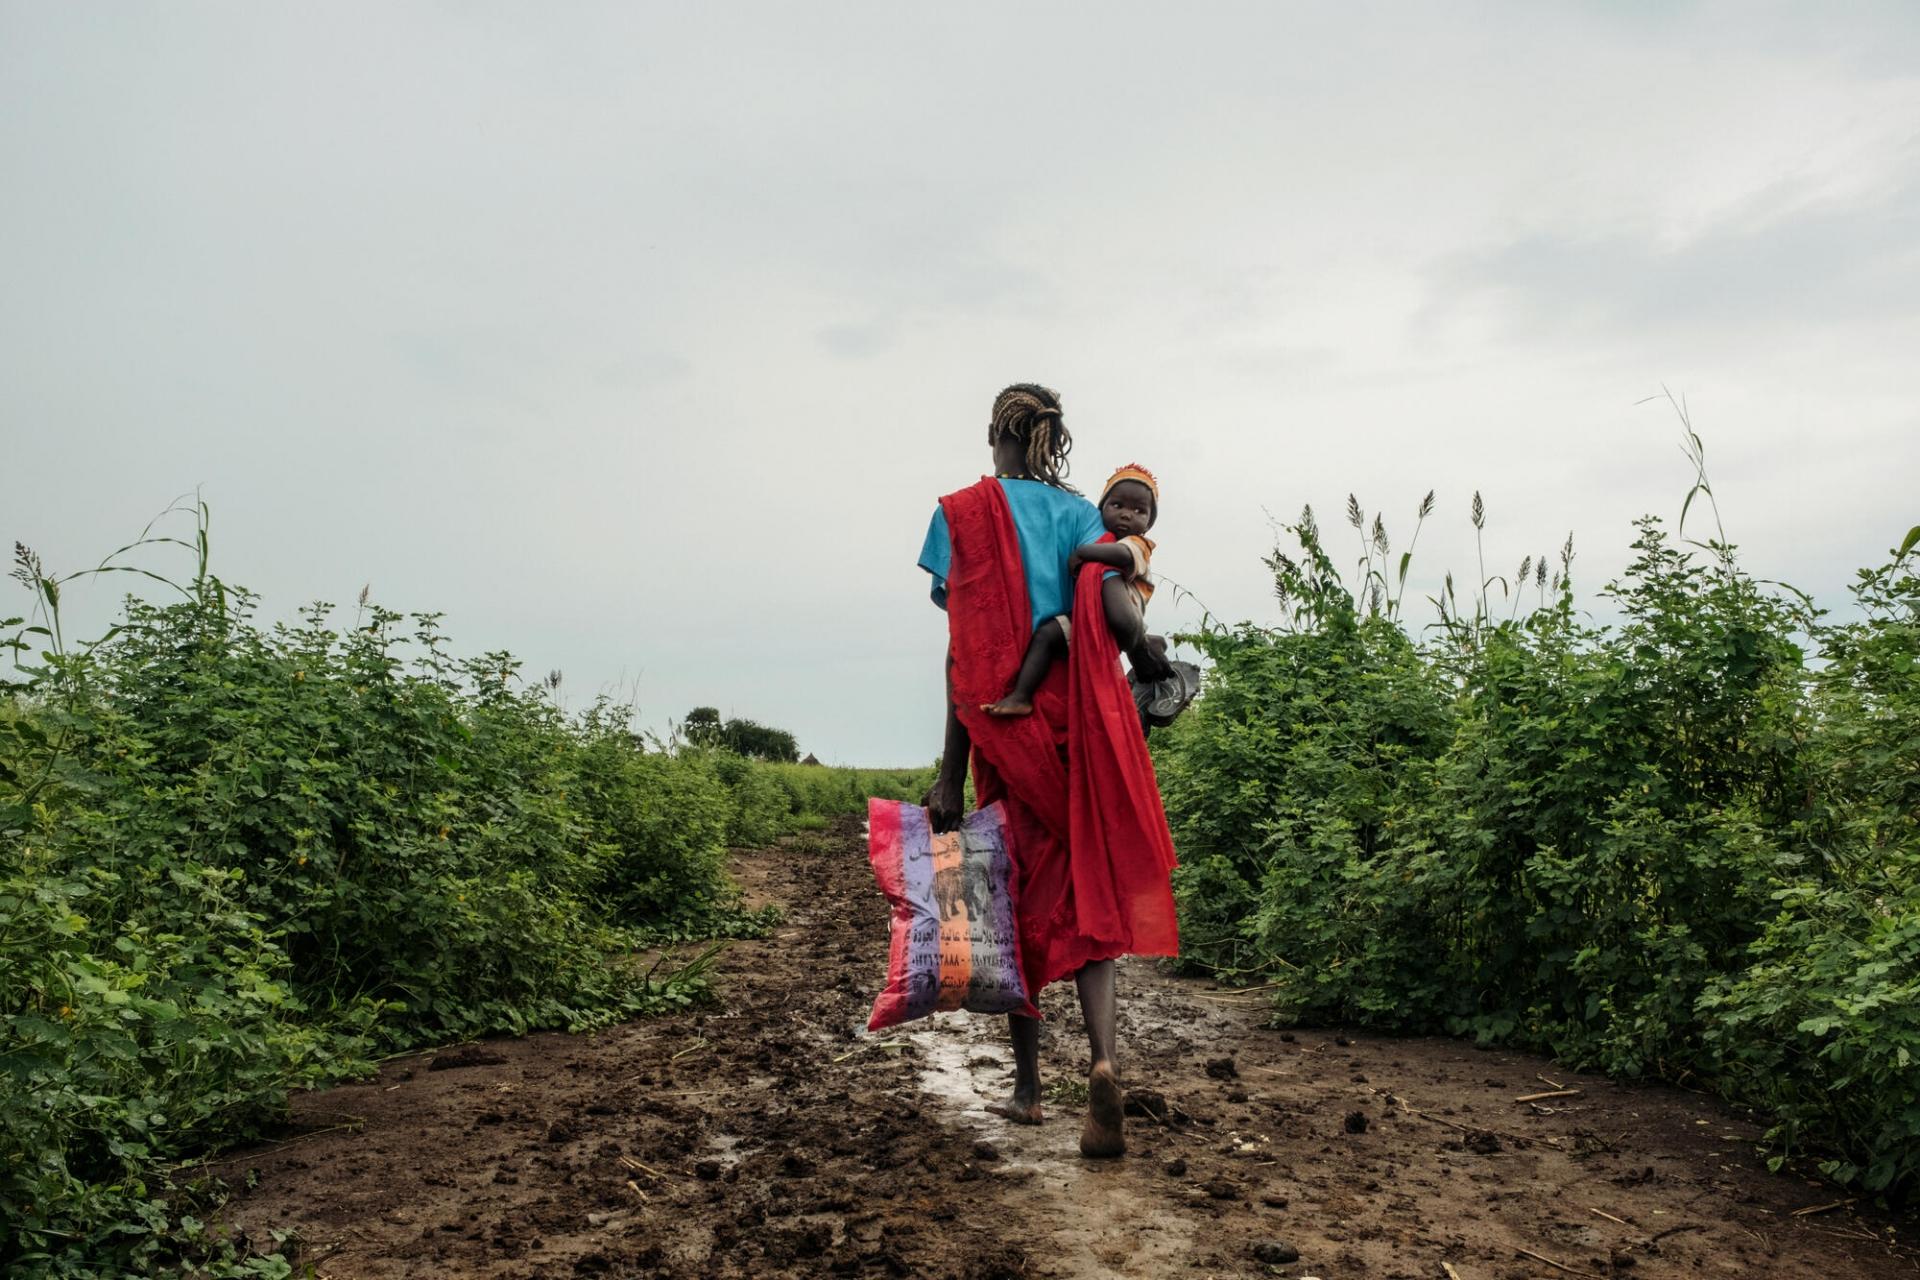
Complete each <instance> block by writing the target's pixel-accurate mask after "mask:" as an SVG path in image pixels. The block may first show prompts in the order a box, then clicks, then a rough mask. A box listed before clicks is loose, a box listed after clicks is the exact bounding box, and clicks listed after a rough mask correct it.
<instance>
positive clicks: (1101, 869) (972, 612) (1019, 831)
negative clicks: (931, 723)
mask: <svg viewBox="0 0 1920 1280" xmlns="http://www.w3.org/2000/svg"><path fill="white" fill-rule="evenodd" d="M940 505H941V507H942V508H943V509H944V510H945V511H946V515H947V532H948V535H949V537H950V538H951V540H952V552H953V555H952V562H951V564H950V566H949V569H948V573H947V630H948V635H949V637H950V638H951V641H952V647H951V650H950V653H951V658H952V663H951V666H950V668H949V679H950V680H951V692H952V697H953V703H954V707H955V709H956V710H957V712H958V713H959V716H960V722H961V723H962V724H964V725H965V726H966V728H967V732H968V733H969V734H970V735H971V736H972V739H973V785H974V797H975V801H976V803H978V804H981V805H987V804H992V803H993V802H994V801H995V800H999V801H1002V802H1003V803H1004V804H1005V805H1006V810H1007V826H1008V834H1009V836H1010V837H1011V843H1012V845H1013V859H1014V864H1015V867H1016V868H1017V872H1018V877H1019V902H1018V911H1019V922H1020V947H1021V954H1022V967H1023V968H1024V969H1025V970H1026V976H1027V990H1028V992H1029V993H1030V994H1031V995H1032V996H1033V997H1034V998H1036V999H1037V998H1038V997H1039V993H1040V991H1041V989H1042V988H1043V987H1045V986H1046V985H1047V984H1048V983H1050V982H1053V981H1055V980H1056V979H1059V978H1064V977H1067V976H1068V975H1070V974H1072V973H1075V972H1077V971H1078V970H1079V969H1080V968H1081V966H1083V965H1086V964H1089V963H1091V962H1093V961H1095V960H1106V959H1109V958H1111V957H1114V956H1120V955H1149V956H1170V955H1176V954H1178V952H1179V949H1180V935H1179V928H1178V925H1177V923H1176V921H1175V916H1174V908H1173V890H1172V887H1171V884H1170V883H1169V880H1168V875H1169V873H1170V872H1171V871H1172V870H1173V867H1174V853H1173V836H1172V834H1171V833H1170V832H1169V831H1168V830H1167V817H1166V813H1165V811H1164V810H1163V809H1162V808H1161V805H1160V788H1159V785H1158V784H1157V783H1156V782H1155V781H1154V776H1153V761H1152V759H1151V758H1149V756H1148V755H1147V740H1146V735H1145V734H1144V733H1143V732H1142V731H1141V729H1140V717H1139V712H1138V711H1137V710H1136V709H1135V708H1134V704H1133V696H1132V693H1131V692H1130V690H1129V689H1128V688H1127V682H1126V678H1125V677H1124V676H1122V675H1121V674H1120V651H1119V648H1118V647H1117V646H1116V645H1115V644H1114V642H1113V633H1112V632H1111V631H1109V630H1108V629H1107V618H1106V610H1105V608H1104V606H1103V605H1102V603H1101V599H1100V583H1101V577H1102V575H1103V574H1104V573H1105V567H1104V566H1102V565H1098V564H1088V565H1085V566H1083V567H1082V568H1081V570H1080V577H1079V581H1078V583H1077V584H1076V589H1075V591H1074V605H1073V644H1072V646H1071V650H1070V656H1069V657H1068V659H1067V661H1065V662H1056V663H1054V664H1053V667H1052V669H1051V670H1049V671H1048V672H1047V677H1046V679H1045V680H1044V681H1043V682H1042V683H1041V685H1040V688H1039V690H1038V691H1037V692H1036V693H1035V694H1034V699H1033V714H1032V715H1030V716H1019V717H1009V716H990V715H988V714H987V713H986V712H984V711H982V710H981V709H980V708H981V705H982V704H983V703H988V702H994V701H997V700H998V699H999V698H1000V697H1002V696H1003V695H1004V694H1005V693H1006V691H1007V690H1008V689H1009V688H1011V687H1012V686H1013V680H1014V676H1015V675H1016V673H1017V672H1018V671H1019V668H1020V661H1021V659H1022V658H1023V657H1025V655H1026V651H1027V644H1028V642H1029V641H1030V640H1031V639H1032V636H1033V610H1032V606H1031V605H1030V604H1029V602H1028V597H1027V579H1026V573H1025V570H1024V569H1023V568H1022V567H1021V562H1020V539H1019V535H1018V533H1017V532H1016V531H1015V529H1014V524H1013V513H1012V511H1011V510H1009V509H1008V507H1007V499H1006V494H1005V493H1004V492H1003V491H1002V490H1001V488H1000V483H999V481H997V480H993V479H983V480H981V481H980V483H978V484H975V485H971V486H969V487H968V488H965V489H962V490H960V491H959V492H957V493H950V494H948V495H947V496H946V497H944V498H942V499H940ZM1111 538H1112V535H1111V534H1109V535H1107V537H1106V538H1105V539H1102V540H1103V541H1110V540H1111ZM1069 850H1071V854H1069Z"/></svg>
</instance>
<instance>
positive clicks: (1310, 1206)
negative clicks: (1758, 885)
mask: <svg viewBox="0 0 1920 1280" xmlns="http://www.w3.org/2000/svg"><path fill="white" fill-rule="evenodd" d="M735 874H736V876H737V878H738V879H739V880H740V882H741V884H742V885H743V887H745V888H746V889H747V891H748V893H749V895H750V896H751V897H752V898H753V900H755V901H756V902H768V901H773V902H779V903H781V904H782V905H784V906H785V907H786V908H787V911H788V918H787V922H786V923H785V924H784V925H782V926H781V927H780V928H779V929H778V930H776V932H775V934H774V936H772V937H769V938H766V939H760V940H756V941H751V942H739V943H734V944H731V945H730V946H729V948H728V951H727V953H726V955H725V957H724V958H723V960H722V963H721V965H720V968H719V970H718V973H719V976H718V979H717V985H718V988H719V991H720V995H721V1004H720V1005H719V1006H718V1007H716V1008H710V1009H707V1010H704V1011H692V1012H688V1013H684V1014H679V1015H675V1016H671V1017H666V1018H659V1019H654V1020H650V1021H646V1022H639V1023H631V1024H627V1025H625V1026H621V1027H616V1028H612V1029H610V1030H607V1031H605V1032H602V1033H599V1034H597V1035H592V1036H565V1035H538V1036H531V1037H527V1038H525V1039H521V1040H501V1041H490V1042H487V1043H486V1044H484V1045H480V1046H477V1047H473V1048H458V1049H443V1050H440V1051H437V1052H434V1053H429V1054H422V1055H418V1056H415V1057H412V1058H408V1059H403V1060H399V1061H395V1062H392V1063H389V1064H387V1065H386V1066H385V1067H384V1068H383V1069H382V1071H381V1072H380V1075H379V1077H378V1078H377V1079H375V1080H373V1081H370V1082H367V1083H363V1084H358V1085H351V1086H344V1087H341V1088H337V1089H332V1090H328V1091H326V1092H324V1093H317V1094H313V1095H308V1096H305V1097H302V1098H300V1099H298V1100H297V1101H296V1105H295V1116H296V1120H297V1121H298V1122H299V1124H300V1125H302V1126H304V1127H305V1128H306V1129H307V1130H308V1133H307V1135H306V1136H296V1137H295V1138H294V1139H293V1140H292V1141H290V1142H288V1143H284V1144H278V1145H272V1146H268V1147H262V1148H257V1149H254V1150H251V1151H243V1152H238V1153H234V1154H233V1155H231V1156H230V1157H228V1158H227V1159H225V1160H223V1161H222V1162H220V1164H219V1165H218V1166H216V1170H217V1171H218V1172H220V1173H222V1174H223V1175H224V1176H226V1177H227V1178H229V1180H230V1181H232V1182H233V1183H234V1185H235V1186H236V1187H239V1186H243V1185H245V1184H246V1183H248V1182H249V1181H251V1183H252V1184H253V1185H252V1186H251V1188H250V1189H248V1190H244V1191H242V1192H241V1193H240V1194H239V1195H237V1196H236V1198H235V1200H234V1201H233V1203H232V1204H231V1205H230V1206H229V1207H228V1209H227V1210H226V1211H225V1213H224V1214H223V1218H224V1220H225V1221H226V1222H227V1223H229V1224H231V1225H232V1226H233V1227H234V1228H235V1229H237V1230H239V1231H241V1232H244V1233H245V1234H246V1235H247V1236H248V1238H250V1239H254V1240H260V1241H266V1240H268V1239H269V1238H270V1235H269V1233H270V1232H271V1231H274V1230H282V1231H285V1230H291V1231H293V1232H294V1233H295V1236H294V1239H295V1240H296V1241H297V1242H298V1250H299V1252H298V1255H297V1256H298V1257H299V1258H300V1259H302V1260H304V1261H305V1262H307V1263H310V1264H311V1265H312V1267H313V1268H314V1272H315V1274H317V1275H319V1276H322V1277H329V1278H331V1280H361V1278H366V1280H377V1278H385V1277H402V1276H404V1277H414V1276H420V1277H426V1276H432V1277H466V1276H472V1277H485V1278H488V1280H496V1278H497V1280H507V1278H509V1277H511V1278H513V1280H536V1278H539V1280H544V1278H546V1277H567V1276H619V1277H626V1276H635V1277H683V1276H684V1277H722V1278H725V1277H740V1276H787V1275H792V1276H813V1275H840V1276H862V1277H878V1276H902V1277H906V1276H912V1277H921V1276H924V1277H952V1278H954V1280H998V1278H1000V1277H1019V1276H1034V1277H1055V1278H1058V1280H1081V1278H1084V1277H1095V1276H1126V1277H1148V1276H1172V1275H1178V1276H1195V1277H1201V1276H1219V1277H1226V1276H1271V1275H1280V1276H1292V1277H1302V1276H1318V1277H1321V1278H1322V1280H1352V1278H1355V1277H1375V1278H1379V1280H1413V1278H1415V1277H1419V1278H1421V1280H1426V1278H1429V1277H1435V1278H1441V1280H1444V1277H1446V1276H1447V1275H1448V1274H1449V1273H1448V1271H1447V1270H1446V1268H1447V1267H1449V1266H1450V1267H1451V1268H1452V1269H1453V1272H1452V1273H1453V1274H1455V1275H1457V1276H1458V1277H1459V1278H1460V1280H1493V1278H1496V1277H1497V1278H1499V1280H1531V1278H1532V1277H1540V1276H1562V1275H1566V1274H1569V1272H1568V1271H1562V1270H1555V1269H1553V1268H1551V1267H1549V1266H1548V1265H1547V1264H1546V1263H1545V1262H1542V1261H1537V1260H1535V1259H1534V1258H1530V1257H1528V1256H1527V1255H1525V1254H1523V1253H1521V1252H1520V1250H1528V1251H1531V1253H1533V1254H1535V1255H1538V1256H1539V1257H1540V1258H1546V1259H1552V1260H1553V1261H1555V1262H1557V1263H1559V1264H1561V1265H1562V1266H1564V1267H1567V1268H1571V1269H1572V1271H1573V1272H1576V1273H1578V1272H1585V1273H1588V1274H1591V1275H1595V1276H1607V1275H1609V1274H1612V1275H1614V1276H1619V1277H1626V1276H1631V1277H1644V1278H1647V1280H1659V1278H1661V1277H1680V1276H1686V1277H1701V1276H1709V1277H1720V1276H1724V1277H1748V1276H1785V1277H1797V1276H1821V1277H1832V1278H1834V1280H1839V1278H1840V1277H1849V1278H1851V1277H1860V1278H1861V1280H1878V1278H1879V1277H1883V1276H1884V1277H1893V1276H1911V1275H1914V1274H1915V1273H1916V1272H1917V1271H1920V1267H1916V1266H1915V1264H1914V1263H1913V1261H1912V1260H1911V1258H1910V1255H1907V1254H1906V1253H1905V1252H1904V1251H1903V1250H1902V1249H1901V1247H1900V1246H1899V1242H1901V1241H1905V1240H1907V1239H1910V1238H1912V1236H1913V1234H1914V1231H1913V1226H1914V1224H1912V1223H1911V1222H1910V1221H1909V1222H1905V1223H1901V1222H1896V1221H1892V1220H1888V1219H1885V1218H1876V1217H1873V1216H1870V1215H1866V1214H1856V1213H1855V1209H1854V1208H1853V1207H1843V1208H1839V1209H1834V1210H1831V1211H1829V1212H1826V1213H1821V1214H1811V1215H1806V1216H1800V1217H1796V1216H1794V1212H1793V1211H1794V1210H1796V1209H1804V1208H1809V1207H1814V1206H1818V1205H1821V1204H1823V1203H1828V1202H1831V1201H1834V1200H1839V1199H1842V1197H1840V1196H1839V1195H1837V1194H1836V1193H1834V1192H1832V1191H1831V1189H1829V1188H1823V1187H1819V1186H1817V1185H1813V1184H1809V1183H1806V1182H1804V1181H1801V1180H1798V1179H1794V1178H1788V1177H1774V1176H1770V1175H1768V1174H1766V1173H1765V1172H1763V1166H1762V1165H1761V1162H1760V1161H1759V1160H1758V1159H1757V1157H1756V1156H1755V1155H1754V1153H1753V1141H1754V1139H1755V1138H1756V1137H1757V1134H1758V1132H1759V1130H1758V1127H1757V1126H1755V1125H1754V1124H1753V1123H1751V1122H1750V1121H1748V1120H1746V1119H1743V1118H1741V1117H1738V1116H1736V1115H1734V1114H1733V1113H1731V1112H1729V1111H1728V1110H1726V1109H1725V1108H1722V1107H1719V1106H1718V1105H1717V1104H1714V1103H1712V1102H1711V1101H1709V1100H1707V1099H1704V1098H1701V1097H1699V1096H1697V1095H1692V1094H1687V1093H1683V1092H1680V1091H1677V1090H1669V1089H1653V1088H1624V1087H1616V1086H1614V1085H1612V1084H1611V1083H1609V1082H1608V1081H1606V1080H1604V1079H1601V1078H1599V1077H1595V1076H1588V1075H1582V1074H1579V1073H1567V1072H1562V1071H1559V1070H1557V1069H1556V1068H1554V1067H1552V1066H1551V1065H1550V1064H1549V1063H1547V1062H1546V1061H1545V1060H1544V1059H1538V1058H1533V1057H1529V1056H1526V1055H1520V1054H1510V1053H1502V1052H1481V1051H1478V1050H1476V1049H1474V1048H1472V1047H1471V1046H1468V1045H1465V1044H1462V1043H1459V1042H1454V1041H1446V1040H1430V1039H1409V1040H1403V1039H1393V1038H1388V1037H1379V1036H1368V1035H1362V1034H1358V1033H1341V1032H1339V1031H1336V1030H1311V1031H1309V1030H1297V1031H1281V1030H1276V1029H1272V1028H1268V1027H1265V1026H1263V1025H1262V1022H1263V1020H1264V1016H1265V1007H1264V1004H1263V1002H1262V1001H1261V1000H1260V999H1259V997H1257V996H1243V995H1237V994H1234V993H1231V992H1221V991H1216V990H1214V989H1212V988H1211V987H1210V985H1209V984H1206V983H1201V982H1194V981H1190V980H1185V979H1178V978H1173V977H1170V976H1167V975H1165V974H1164V973H1162V972H1160V971H1159V969H1158V967H1157V966H1155V965H1154V964H1152V963H1149V962H1143V961H1128V962H1123V965H1122V971H1121V1021H1120V1044H1121V1053H1122V1058H1121V1066H1122V1070H1123V1072H1124V1073H1125V1075H1126V1077H1127V1081H1128V1084H1129V1085H1130V1086H1131V1088H1132V1089H1133V1090H1134V1091H1135V1097H1136V1100H1137V1102H1139V1103H1140V1104H1142V1106H1143V1107H1144V1110H1145V1111H1146V1112H1147V1113H1148V1114H1141V1115H1136V1116H1135V1117H1134V1118H1132V1119H1130V1121H1129V1142H1130V1144H1131V1146H1132V1152H1131V1154H1130V1155H1129V1157H1128V1158H1127V1159H1125V1160H1123V1161H1119V1162H1110V1163H1099V1162H1091V1161H1086V1160H1083V1159H1082V1158H1081V1157H1080V1155H1079V1154H1078V1150H1077V1140H1078V1132H1079V1130H1078V1107H1077V1105H1076V1103H1077V1102H1078V1100H1079V1099H1078V1097H1077V1096H1076V1093H1077V1090H1076V1085H1077V1082H1078V1081H1079V1079H1080V1078H1081V1077H1082V1076H1083V1075H1084V1073H1085V1070H1086V1053H1085V1042H1084V1040H1083V1039H1082V1038H1081V1030H1080V1020H1079V1013H1078V1010H1077V1008H1076V1007H1075V1004H1074V999H1073V992H1072V985H1071V984H1070V983H1067V984H1059V985H1058V986H1056V987H1055V988H1053V989H1052V990H1050V991H1048V992H1047V993H1046V995H1045V997H1044V998H1043V1001H1042V1009H1043V1011H1044V1012H1045V1014H1046V1023H1045V1026H1044V1029H1043V1033H1042V1045H1043V1054H1044V1057H1043V1068H1044V1070H1045V1072H1046V1074H1047V1078H1048V1079H1049V1081H1050V1082H1051V1084H1050V1088H1049V1093H1050V1096H1051V1101H1050V1103H1049V1119H1048V1122H1047V1123H1046V1124H1044V1125H1042V1126H1039V1127H1037V1128H1024V1127H1020V1126H1014V1125H1010V1124H1008V1123H1006V1122H1005V1121H1003V1120H1000V1119H999V1118H998V1117H994V1116H991V1115H988V1114H987V1113H986V1111H985V1105H986V1104H987V1103H988V1102H989V1101H994V1100H998V1099H999V1098H1001V1097H1002V1096H1004V1094H1005V1093H1006V1092H1007V1090H1008V1088H1009V1085H1010V1081H1011V1071H1010V1068H1009V1066H1008V1062H1009V1059H1008V1054H1007V1049H1006V1046H1005V1041H1004V1036H1003V1034H1002V1027H1001V1024H1000V1023H999V1021H998V1020H997V1019H995V1020H988V1019H975V1018H969V1017H967V1016H965V1015H954V1016H946V1017H942V1018H939V1019H937V1020H935V1021H933V1022H930V1023H922V1024H914V1025H910V1026H908V1027H905V1028H896V1029H894V1031H893V1032H891V1033H882V1034H881V1035H879V1036H872V1037H869V1036H867V1035H866V1033H865V1032H864V1030H863V1028H864V1025H865V1020H866V1014H867V1008H868V1004H869V1002H870V1000H871V997H872V995H873V992H874V989H875V987H876V985H877V984H878V983H879V982H880V980H881V978H882V976H883V974H884V970H885V963H886V940H887V932H886V931H887V909H886V905H885V903H884V901H883V900H882V899H881V897H880V895H879V893H878V892H877V891H876V890H875V889H874V886H873V882H872V877H871V874H870V872H869V871H868V868H867V864H866V858H865V851H864V848H863V846H862V843H861V837H860V831H859V826H858V824H857V823H844V824H841V825H839V826H837V827H836V828H835V829H834V830H833V831H831V832H830V833H827V834H824V835H812V836H801V837H793V838H789V839H788V840H785V841H783V842H782V843H781V844H780V845H778V846H776V847H773V848H770V849H763V850H755V851H743V852H741V853H740V854H738V855H737V857H736V861H735ZM1541 1077H1545V1078H1546V1079H1547V1080H1550V1081H1553V1082H1555V1083H1557V1084H1559V1085H1563V1086H1565V1087H1568V1088H1575V1089H1578V1090H1579V1091H1580V1092H1579V1093H1577V1094H1573V1095H1566V1096H1562V1097H1557V1098H1549V1099H1542V1100H1539V1101H1536V1102H1530V1103H1525V1102H1517V1101H1516V1100H1515V1099H1516V1098H1518V1097H1521V1096H1524V1095H1528V1094H1532V1093H1538V1092H1544V1091H1547V1090H1548V1089H1549V1085H1548V1084H1546V1083H1542V1081H1541ZM1136 1109H1139V1108H1136ZM1154 1114H1158V1115H1159V1116H1160V1117H1161V1118H1160V1119H1157V1120H1156V1119H1155V1118H1153V1117H1154ZM343 1124H344V1125H349V1126H350V1127H347V1128H340V1127H336V1126H341V1125H343ZM1890 1233H1891V1238H1892V1239H1893V1240H1894V1242H1895V1243H1894V1244H1893V1245H1892V1246H1890V1245H1889V1243H1888V1239H1889V1236H1890ZM1296 1251H1297V1253H1298V1259H1297V1260H1293V1261H1278V1259H1285V1258H1287V1257H1288V1255H1289V1253H1290V1252H1296ZM1443 1264H1444V1265H1443Z"/></svg>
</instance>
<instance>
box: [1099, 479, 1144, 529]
mask: <svg viewBox="0 0 1920 1280" xmlns="http://www.w3.org/2000/svg"><path fill="white" fill-rule="evenodd" d="M1100 523H1101V524H1104V525H1105V526H1106V527H1107V532H1108V533H1111V534H1112V535H1113V536H1114V537H1116V538H1126V537H1131V536H1132V535H1133V534H1136V533H1145V532H1146V531H1147V529H1148V528H1149V527H1150V526H1151V525H1152V524H1153V491H1152V490H1150V489H1148V488H1147V486H1145V485H1143V484H1141V483H1140V482H1139V481H1138V480H1122V481H1121V482H1120V483H1119V484H1117V485H1115V486H1113V488H1112V489H1111V490H1110V491H1108V493H1107V496H1106V499H1105V500H1104V501H1103V502H1101V504H1100Z"/></svg>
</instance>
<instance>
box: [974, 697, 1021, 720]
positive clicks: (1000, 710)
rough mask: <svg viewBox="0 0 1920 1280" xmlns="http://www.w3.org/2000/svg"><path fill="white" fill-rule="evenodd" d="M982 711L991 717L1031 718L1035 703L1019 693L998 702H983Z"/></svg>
mask: <svg viewBox="0 0 1920 1280" xmlns="http://www.w3.org/2000/svg"><path fill="white" fill-rule="evenodd" d="M980 709H981V710H982V711H984V712H986V713H987V714H988V715H990V716H1030V715H1032V714H1033V703H1031V702H1029V701H1028V700H1027V699H1025V698H1023V697H1021V696H1020V695H1019V694H1017V693H1010V694H1008V695H1007V696H1006V697H1004V698H1002V699H1000V701H998V702H983V703H981V704H980Z"/></svg>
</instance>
